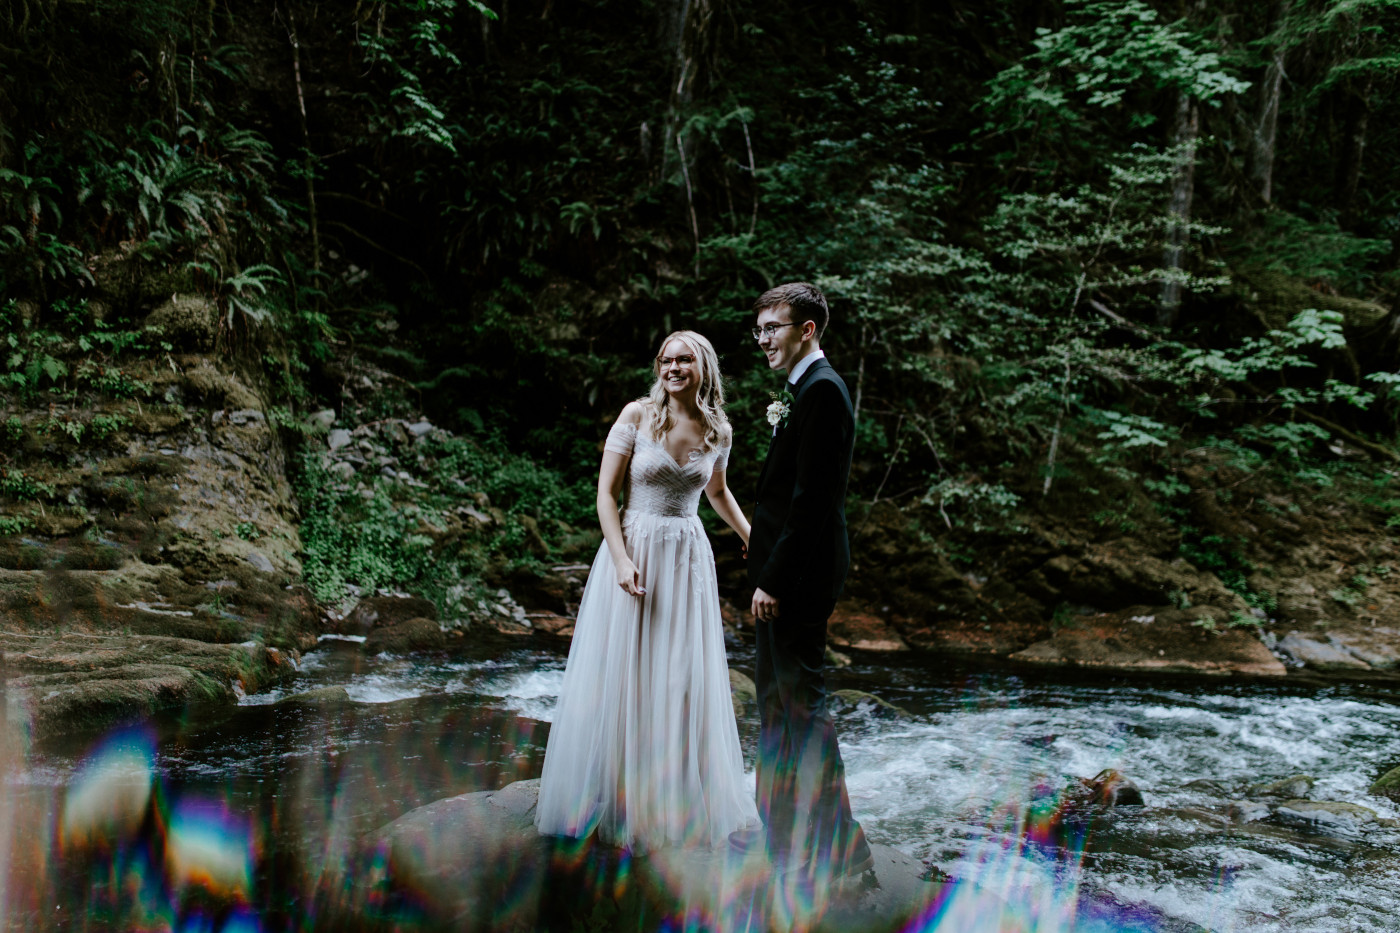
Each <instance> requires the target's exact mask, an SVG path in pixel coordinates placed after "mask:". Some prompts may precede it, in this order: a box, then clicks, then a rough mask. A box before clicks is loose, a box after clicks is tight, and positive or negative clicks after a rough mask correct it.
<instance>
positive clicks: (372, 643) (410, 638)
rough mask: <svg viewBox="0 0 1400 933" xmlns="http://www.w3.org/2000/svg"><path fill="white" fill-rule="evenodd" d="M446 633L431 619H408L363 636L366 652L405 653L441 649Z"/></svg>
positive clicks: (445, 645)
mask: <svg viewBox="0 0 1400 933" xmlns="http://www.w3.org/2000/svg"><path fill="white" fill-rule="evenodd" d="M446 647H447V635H446V634H445V633H444V632H443V630H442V629H441V628H440V627H439V626H438V624H437V623H436V622H434V621H433V620H432V619H409V620H408V621H407V622H400V623H399V624H397V625H391V626H389V627H387V628H377V629H375V630H374V631H372V632H370V633H369V635H368V636H367V637H366V638H365V643H364V649H365V653H366V654H380V653H381V652H387V653H389V654H406V653H409V652H413V651H441V650H442V649H444V648H446Z"/></svg>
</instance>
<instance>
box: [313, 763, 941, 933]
mask: <svg viewBox="0 0 1400 933" xmlns="http://www.w3.org/2000/svg"><path fill="white" fill-rule="evenodd" d="M538 794H539V782H538V781H519V782H516V783H514V784H511V785H508V786H507V787H505V788H503V789H502V790H499V791H483V792H478V793H474V794H463V795H461V796H459V797H451V798H448V799H445V800H439V801H436V802H434V803H431V804H428V805H427V806H425V807H420V808H418V809H417V810H413V811H411V812H409V813H407V814H405V815H403V816H401V817H399V818H398V819H397V820H395V821H394V822H392V823H390V824H388V825H387V826H385V827H383V828H381V829H380V830H378V831H377V832H376V833H374V834H372V835H371V836H370V838H369V840H368V845H367V850H368V851H369V852H371V853H373V854H374V859H375V860H376V861H379V862H380V863H381V864H383V865H384V866H385V871H386V874H387V878H386V884H387V886H388V888H389V889H390V890H391V891H394V892H403V893H406V894H411V895H412V896H413V899H414V900H413V902H414V904H415V905H416V906H419V907H421V909H422V911H423V913H424V915H425V917H426V919H427V920H428V921H429V924H430V925H431V926H432V927H433V928H437V927H438V926H442V927H443V928H450V929H477V928H479V927H480V918H483V917H492V916H498V915H499V914H498V909H499V907H500V905H501V904H505V903H508V904H510V905H512V912H511V915H510V922H511V928H512V929H516V928H518V929H537V928H538V929H581V928H584V927H585V926H588V923H587V921H588V920H589V918H594V919H596V918H598V917H599V916H606V917H607V918H608V919H607V922H606V924H605V927H606V928H607V929H632V928H636V927H638V925H639V924H640V922H641V918H642V913H641V911H642V910H643V905H649V906H647V907H646V908H645V909H646V910H647V911H648V912H649V913H650V915H651V916H656V913H655V911H660V912H661V915H663V916H689V917H697V918H709V919H710V920H711V921H712V922H713V926H714V928H716V929H769V928H773V929H788V928H800V929H809V930H812V931H814V933H819V931H833V933H834V931H838V930H839V931H842V933H865V931H875V930H894V929H901V928H904V927H905V925H906V924H908V923H909V922H910V921H911V920H912V918H913V917H915V916H916V915H918V914H919V912H920V911H921V910H923V909H925V908H926V907H927V906H928V905H929V904H931V903H932V902H933V901H934V899H935V898H937V897H938V896H939V894H940V893H941V892H943V891H944V885H943V884H941V883H938V882H932V881H927V880H925V879H924V875H925V873H926V871H925V868H924V866H923V864H922V863H920V862H919V861H918V860H917V859H915V858H913V857H911V856H908V855H905V854H903V853H901V852H898V851H896V850H894V849H891V848H889V847H888V846H882V845H878V844H872V845H871V850H872V854H873V856H874V861H875V867H874V878H875V881H874V884H873V885H863V884H821V885H818V886H817V888H816V890H815V891H811V890H807V891H805V892H804V893H805V897H804V896H802V894H800V893H799V892H796V891H788V892H784V891H783V886H784V885H785V884H788V883H791V881H790V879H791V876H783V875H776V874H773V873H772V872H771V869H770V867H769V866H768V864H767V861H766V858H765V856H764V855H763V853H762V850H761V847H760V848H757V849H755V850H754V851H753V852H752V853H751V854H750V855H748V856H744V857H740V856H731V855H730V854H729V852H728V848H727V847H720V848H718V849H715V850H710V849H705V848H699V847H667V848H663V849H660V850H657V851H655V852H650V853H646V854H640V853H637V854H633V855H632V856H631V857H630V859H629V862H628V865H627V870H628V872H629V885H636V886H638V888H639V890H638V891H637V892H636V895H635V896H631V897H620V896H619V897H617V898H612V897H609V896H607V895H606V894H602V892H601V891H600V888H607V890H608V891H609V893H611V892H612V888H611V886H610V885H608V884H603V885H599V884H598V881H599V879H600V877H606V876H607V875H608V874H609V873H610V872H614V871H616V869H617V863H618V857H617V854H616V850H609V849H608V848H607V847H604V846H599V845H597V844H595V843H591V842H588V841H583V842H580V841H576V840H567V839H555V838H553V837H542V836H540V835H539V834H538V833H537V832H536V831H535V828H534V825H533V819H534V808H535V805H536V802H537V799H538ZM564 855H567V857H560V856H564ZM352 887H353V886H352ZM617 890H618V891H621V890H622V888H618V889H617ZM600 895H601V898H600ZM785 896H786V900H784V898H785ZM779 903H784V904H787V905H794V904H795V905H796V909H797V910H799V911H802V916H801V917H799V918H794V917H792V916H791V915H790V914H788V915H786V922H780V921H779V918H778V917H777V916H773V917H769V916H767V911H768V909H769V905H773V904H779ZM355 906H356V905H353V904H351V905H348V909H351V910H353V909H354V908H355ZM603 908H605V910H604V909H603ZM787 909H789V910H790V909H793V908H792V907H791V906H789V907H788V908H787ZM347 919H349V918H347ZM795 921H796V926H794V923H795ZM332 926H334V924H332ZM588 928H590V929H591V928H592V927H591V926H588Z"/></svg>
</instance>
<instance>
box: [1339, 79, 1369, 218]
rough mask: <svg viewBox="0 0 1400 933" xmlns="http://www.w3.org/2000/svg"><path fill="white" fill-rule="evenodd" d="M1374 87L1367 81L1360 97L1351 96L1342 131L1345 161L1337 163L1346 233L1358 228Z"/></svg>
mask: <svg viewBox="0 0 1400 933" xmlns="http://www.w3.org/2000/svg"><path fill="white" fill-rule="evenodd" d="M1371 85H1372V80H1371V79H1370V78H1367V79H1366V81H1365V83H1364V84H1363V85H1362V86H1361V88H1360V91H1359V92H1358V93H1352V94H1350V95H1348V99H1347V110H1346V124H1345V127H1344V128H1343V130H1342V157H1341V159H1340V160H1338V163H1337V205H1338V207H1339V208H1340V210H1339V214H1338V218H1337V219H1338V223H1339V224H1340V226H1341V228H1342V229H1343V230H1352V229H1354V228H1355V227H1356V193H1357V191H1358V190H1360V187H1361V165H1362V163H1363V162H1364V161H1365V156H1366V129H1367V124H1368V123H1370V120H1371Z"/></svg>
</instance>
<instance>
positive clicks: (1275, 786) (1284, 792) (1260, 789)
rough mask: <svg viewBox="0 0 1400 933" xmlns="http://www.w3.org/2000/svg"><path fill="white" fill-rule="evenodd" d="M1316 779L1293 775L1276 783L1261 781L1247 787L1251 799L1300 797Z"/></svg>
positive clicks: (1308, 776)
mask: <svg viewBox="0 0 1400 933" xmlns="http://www.w3.org/2000/svg"><path fill="white" fill-rule="evenodd" d="M1316 783H1317V778H1315V777H1313V776H1312V775H1311V774H1294V775H1291V776H1289V777H1286V778H1279V779H1278V780H1277V781H1263V782H1260V783H1258V784H1251V785H1250V786H1249V796H1251V797H1302V796H1303V795H1304V794H1306V793H1307V792H1308V791H1310V790H1312V788H1313V785H1314V784H1316Z"/></svg>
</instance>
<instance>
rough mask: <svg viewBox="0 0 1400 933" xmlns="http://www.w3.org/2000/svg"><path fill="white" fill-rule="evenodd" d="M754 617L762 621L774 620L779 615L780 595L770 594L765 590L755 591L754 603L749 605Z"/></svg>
mask: <svg viewBox="0 0 1400 933" xmlns="http://www.w3.org/2000/svg"><path fill="white" fill-rule="evenodd" d="M749 611H750V612H752V613H753V617H754V618H755V619H757V620H759V621H760V622H772V621H773V620H774V619H776V618H777V617H778V597H776V596H769V595H768V594H767V593H765V592H763V590H761V589H758V590H754V591H753V605H751V606H750V607H749Z"/></svg>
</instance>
